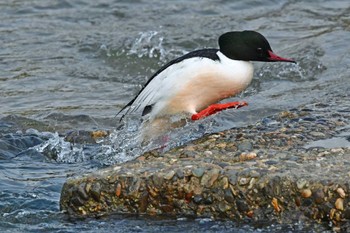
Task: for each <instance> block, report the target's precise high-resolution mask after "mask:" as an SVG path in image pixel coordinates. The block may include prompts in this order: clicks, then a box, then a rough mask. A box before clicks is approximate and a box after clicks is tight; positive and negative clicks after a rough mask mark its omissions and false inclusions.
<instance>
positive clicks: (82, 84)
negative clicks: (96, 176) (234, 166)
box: [0, 0, 350, 232]
mask: <svg viewBox="0 0 350 233" xmlns="http://www.w3.org/2000/svg"><path fill="white" fill-rule="evenodd" d="M245 29H249V30H257V31H259V32H261V33H262V34H264V35H265V36H266V37H267V38H268V39H269V41H270V43H271V46H272V48H273V49H274V51H275V52H276V53H277V54H279V55H280V56H283V57H290V58H293V59H295V60H297V61H298V64H297V65H294V64H285V63H284V64H283V63H269V64H263V63H255V64H254V65H255V67H256V71H255V78H254V80H253V83H252V85H251V86H250V87H249V88H248V89H247V91H246V92H245V93H242V94H241V95H240V96H239V97H237V98H236V99H244V100H246V101H248V102H249V104H250V105H249V106H248V107H246V108H242V109H239V110H229V111H225V112H222V113H220V114H218V115H216V116H213V117H210V118H209V119H206V120H204V121H202V122H200V123H196V124H193V126H190V127H189V129H188V130H190V131H191V130H193V131H196V130H197V131H196V132H195V133H193V137H192V138H195V137H198V136H199V135H200V134H202V133H205V132H214V131H219V130H223V129H228V128H231V127H239V126H244V125H247V124H249V123H254V122H255V121H257V120H258V119H260V118H262V117H265V116H268V115H271V114H273V113H275V112H279V111H283V110H286V109H288V108H292V107H296V106H300V105H302V104H305V103H309V102H311V101H315V100H318V101H320V100H324V101H327V94H328V93H330V92H335V91H337V88H336V87H337V86H339V85H347V86H349V85H350V84H349V79H350V56H349V54H350V46H349V41H350V3H349V1H346V0H344V1H326V0H318V1H294V0H293V1H292V0H284V1H277V0H276V1H263V0H258V1H243V0H240V1H228V0H227V1H225V0H221V1H219V0H217V1H209V0H202V1H184V0H176V1H160V0H147V1H146V0H132V1H112V0H96V1H88V0H79V1H64V0H62V1H59V0H56V1H45V0H27V1H12V0H2V1H1V2H0V48H1V49H0V106H1V110H0V133H1V135H0V230H1V232H52V231H53V232H79V231H85V232H97V231H98V232H128V231H132V232H154V231H168V232H199V231H201V232H205V231H206V232H279V231H283V232H287V231H290V232H301V231H307V232H312V231H315V232H319V231H322V229H323V228H321V227H320V226H318V227H316V229H314V227H315V226H314V225H311V226H310V225H307V224H306V223H305V222H303V221H301V222H299V223H291V224H284V225H280V224H272V223H267V224H265V225H264V224H259V225H257V224H254V225H249V222H244V223H240V224H238V223H235V222H230V221H212V220H210V219H195V220H191V219H185V218H180V219H150V218H147V217H135V216H111V217H108V218H102V219H87V220H76V219H69V218H68V217H67V216H66V215H64V214H62V213H60V211H59V206H58V202H59V196H60V190H61V187H62V184H63V182H64V181H65V180H66V179H67V177H69V176H72V175H75V174H81V173H84V172H88V171H91V170H94V169H98V168H99V167H101V166H104V165H106V164H110V163H114V162H118V161H122V160H126V159H131V158H133V156H136V155H138V154H139V153H140V150H139V149H137V148H136V149H134V150H131V149H130V148H133V146H132V145H131V146H130V145H129V141H130V138H132V137H133V135H131V136H128V135H126V136H125V135H124V134H123V135H121V133H120V132H118V131H117V130H116V131H114V136H115V137H114V138H113V137H112V138H110V140H109V141H108V142H105V143H104V144H103V145H102V146H100V147H98V146H86V145H85V146H79V145H74V146H72V145H70V144H69V143H66V142H64V141H63V139H62V137H60V135H61V134H64V133H66V132H67V131H69V130H79V129H83V130H91V129H108V130H111V131H113V130H115V128H116V127H117V125H118V119H117V118H114V116H115V114H116V112H117V111H118V110H119V109H120V108H121V107H122V106H123V105H124V104H126V103H127V102H128V101H129V100H130V99H131V98H132V97H133V96H134V95H135V94H136V93H137V91H138V90H139V89H140V87H141V85H142V84H144V83H145V82H146V80H147V78H148V77H150V75H151V74H152V73H153V72H155V71H156V70H157V69H158V68H159V67H160V66H161V65H163V64H165V63H166V62H167V61H169V60H171V59H173V58H175V57H177V56H179V55H182V54H184V53H186V52H188V51H191V50H194V49H199V48H204V47H216V46H217V45H216V43H217V42H216V40H217V37H218V36H219V35H220V34H222V33H223V32H226V31H230V30H245ZM28 119H33V120H36V121H37V122H36V123H35V124H34V125H33V126H32V127H30V124H29V127H26V129H23V128H21V127H18V125H17V124H15V123H13V122H18V124H21V123H24V122H27V120H28ZM128 127H129V128H132V124H130V125H129V126H128ZM191 127H192V128H191ZM201 127H202V128H203V127H204V128H205V129H204V131H201V130H198V129H200V128H201ZM28 128H29V130H28ZM30 128H35V129H37V130H34V129H30ZM129 131H133V129H129ZM189 139H191V138H183V141H186V140H189ZM176 143H178V142H175V144H176ZM180 143H181V142H180ZM124 147H125V148H126V149H123V148H124ZM48 151H49V152H50V153H48ZM52 151H55V153H51V152H52ZM52 154H53V156H51V155H52ZM128 156H129V157H128ZM101 161H102V162H101ZM247 224H248V225H247ZM270 224H272V225H271V226H269V225H270ZM323 230H324V229H323Z"/></svg>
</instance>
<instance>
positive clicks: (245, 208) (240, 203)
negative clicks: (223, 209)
mask: <svg viewBox="0 0 350 233" xmlns="http://www.w3.org/2000/svg"><path fill="white" fill-rule="evenodd" d="M236 206H237V209H238V211H240V212H246V211H248V210H249V206H248V204H247V203H246V202H245V201H243V200H237V201H236Z"/></svg>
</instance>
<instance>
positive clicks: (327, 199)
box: [60, 100, 350, 229]
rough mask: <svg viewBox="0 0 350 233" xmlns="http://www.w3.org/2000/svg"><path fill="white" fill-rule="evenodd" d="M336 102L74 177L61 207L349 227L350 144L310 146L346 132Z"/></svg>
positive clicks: (90, 212) (85, 212)
mask: <svg viewBox="0 0 350 233" xmlns="http://www.w3.org/2000/svg"><path fill="white" fill-rule="evenodd" d="M335 101H336V100H335ZM331 106H332V105H331V104H330V105H324V104H314V105H310V106H303V107H300V108H299V109H294V110H291V111H288V112H282V113H280V114H277V115H275V116H272V117H269V118H267V119H263V120H262V121H261V122H258V123H257V124H255V125H251V126H248V127H245V128H239V129H231V130H227V131H225V132H222V133H217V134H213V135H207V136H205V137H204V138H202V139H199V140H196V141H194V142H192V143H190V144H188V145H186V146H183V147H180V148H175V149H172V150H171V151H168V152H166V153H164V154H162V153H160V152H157V151H152V152H149V153H146V154H144V155H143V156H141V157H140V158H139V159H137V160H135V161H130V162H127V163H124V164H120V165H116V166H112V167H109V168H106V169H102V170H99V171H96V172H94V173H91V174H86V175H83V176H81V177H74V178H71V179H68V180H67V182H66V183H65V184H64V187H63V189H62V195H61V202H60V205H61V209H62V210H65V211H67V212H68V213H69V214H71V215H75V216H76V215H78V216H100V215H105V214H111V213H136V214H148V215H172V216H184V215H185V216H198V217H214V218H229V219H235V220H241V219H245V218H249V219H251V220H253V221H266V220H269V221H271V220H278V221H284V222H293V221H298V220H299V219H300V218H301V216H304V217H305V218H307V219H314V220H317V221H320V222H329V221H330V222H332V223H333V224H334V226H336V227H344V226H345V225H348V224H349V219H350V206H349V192H350V182H349V176H350V173H349V171H350V170H349V168H350V163H349V162H348V160H349V156H350V147H348V146H347V145H345V146H344V147H343V148H341V147H336V148H329V149H325V148H321V147H312V146H311V147H309V146H307V145H312V144H310V142H314V141H317V140H321V141H320V143H322V140H325V139H327V138H333V137H334V136H336V135H338V134H339V133H341V132H343V131H344V129H345V130H346V129H347V127H348V125H349V119H350V111H339V112H337V113H336V115H335V114H334V112H333V113H332V111H330V109H331ZM333 106H334V105H333ZM345 107H348V105H346V106H345ZM342 109H344V106H342ZM349 109H350V108H349ZM344 223H346V224H345V225H344ZM339 229H340V228H339Z"/></svg>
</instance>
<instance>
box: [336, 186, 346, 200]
mask: <svg viewBox="0 0 350 233" xmlns="http://www.w3.org/2000/svg"><path fill="white" fill-rule="evenodd" d="M337 193H338V194H339V196H340V197H341V198H345V191H344V189H342V188H337Z"/></svg>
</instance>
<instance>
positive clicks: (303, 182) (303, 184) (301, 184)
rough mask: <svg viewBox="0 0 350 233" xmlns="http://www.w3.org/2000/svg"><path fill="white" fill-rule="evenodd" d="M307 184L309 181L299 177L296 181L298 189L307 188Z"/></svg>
mask: <svg viewBox="0 0 350 233" xmlns="http://www.w3.org/2000/svg"><path fill="white" fill-rule="evenodd" d="M308 186H309V182H308V181H307V180H305V179H303V178H301V179H299V180H298V181H297V187H298V189H303V188H307V187H308Z"/></svg>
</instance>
